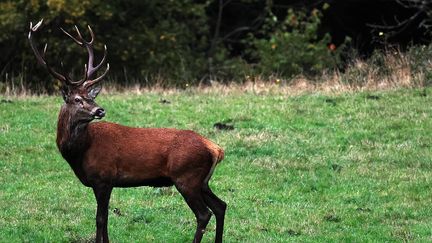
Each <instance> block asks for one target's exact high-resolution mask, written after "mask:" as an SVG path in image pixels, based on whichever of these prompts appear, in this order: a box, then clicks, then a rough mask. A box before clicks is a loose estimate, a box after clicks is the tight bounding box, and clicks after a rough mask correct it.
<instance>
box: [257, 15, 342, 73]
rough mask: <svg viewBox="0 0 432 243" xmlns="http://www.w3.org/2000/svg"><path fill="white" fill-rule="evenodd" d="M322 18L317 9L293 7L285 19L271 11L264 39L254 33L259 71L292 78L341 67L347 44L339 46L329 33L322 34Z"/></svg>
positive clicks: (263, 33)
mask: <svg viewBox="0 0 432 243" xmlns="http://www.w3.org/2000/svg"><path fill="white" fill-rule="evenodd" d="M321 17H322V13H321V11H319V10H317V9H314V10H313V11H312V12H311V13H310V14H309V15H307V14H306V13H305V12H303V11H298V12H294V11H293V10H292V9H290V10H289V11H288V14H287V17H286V18H285V20H283V21H281V22H279V21H278V20H277V18H276V16H274V15H272V14H270V16H269V17H268V18H267V22H266V24H265V25H264V27H263V30H262V32H261V36H263V38H259V37H258V36H254V37H253V39H252V43H253V45H254V48H255V50H254V51H252V56H253V57H255V58H256V60H257V66H256V71H257V72H258V73H260V74H263V75H264V76H268V75H272V74H274V73H276V74H278V75H280V76H282V77H288V78H289V77H292V76H295V75H299V74H304V75H316V74H318V73H320V72H322V71H323V70H325V69H335V68H337V67H338V66H339V65H340V64H341V53H342V50H343V49H344V45H343V46H339V47H338V48H336V46H334V44H331V38H330V36H329V35H328V34H324V35H322V36H319V35H318V28H319V25H320V23H321V20H320V18H321Z"/></svg>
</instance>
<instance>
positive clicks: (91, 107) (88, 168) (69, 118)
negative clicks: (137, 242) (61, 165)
mask: <svg viewBox="0 0 432 243" xmlns="http://www.w3.org/2000/svg"><path fill="white" fill-rule="evenodd" d="M41 25H42V20H41V21H40V22H38V23H37V24H36V25H32V23H30V31H29V35H28V38H29V41H30V45H31V48H32V49H33V51H34V54H35V55H36V58H37V60H38V61H39V63H40V64H42V65H43V66H44V67H45V68H46V69H47V70H48V72H49V73H50V74H51V75H52V76H54V78H56V79H58V80H60V81H61V83H62V88H61V91H62V95H63V99H64V102H65V103H64V104H63V105H62V107H61V109H60V114H59V117H58V124H57V146H58V149H59V150H60V152H61V154H62V156H63V158H64V159H65V160H66V161H67V162H68V163H69V165H70V166H71V168H72V170H73V171H74V173H75V175H76V176H77V177H78V179H79V180H80V181H81V183H82V184H84V185H85V186H87V187H91V188H92V189H93V192H94V194H95V197H96V201H97V212H96V228H97V229H96V242H108V229H107V224H108V205H109V199H110V195H111V191H112V189H113V187H135V186H153V187H163V186H172V185H174V186H175V187H176V188H177V190H178V191H179V192H180V193H181V195H182V196H183V197H184V199H185V200H186V203H187V204H188V205H189V207H190V208H191V209H192V211H193V213H194V214H195V217H196V220H197V228H196V232H195V237H194V240H193V242H200V241H201V239H202V237H203V234H204V230H205V228H206V226H207V224H208V222H209V220H210V217H211V212H210V210H209V209H211V211H213V213H214V214H215V216H216V238H215V241H216V242H222V234H223V227H224V217H225V210H226V203H225V202H224V201H222V200H221V199H219V198H218V197H217V196H216V195H215V194H214V193H213V192H212V191H211V190H210V188H209V185H208V182H209V180H210V177H211V176H212V173H213V171H214V169H215V167H216V165H217V164H218V163H219V162H220V161H221V160H222V159H223V157H224V151H223V150H222V148H220V147H219V146H218V145H216V144H214V143H213V142H211V141H209V140H208V139H206V138H204V137H202V136H200V135H199V134H197V133H195V132H193V131H187V130H177V129H169V128H132V127H126V126H122V125H119V124H115V123H109V122H95V123H91V121H92V120H93V119H101V118H103V117H104V116H105V110H104V109H103V108H101V107H100V106H99V105H97V104H96V103H95V98H96V96H97V95H98V93H99V91H100V90H101V86H100V85H98V84H99V82H100V81H101V80H102V79H103V78H104V76H105V75H106V74H107V72H108V70H109V64H107V65H106V70H105V71H104V73H103V74H102V75H101V76H100V77H97V78H96V77H95V76H96V75H95V74H96V72H97V70H98V69H99V68H100V67H101V66H102V65H103V64H104V63H105V61H106V56H107V48H106V46H105V50H104V55H103V58H102V60H101V62H100V63H99V64H97V65H96V66H94V64H93V62H94V54H93V42H94V39H95V36H94V33H93V31H92V29H91V28H90V26H88V30H89V32H90V35H91V40H90V41H86V40H84V38H83V37H82V35H81V33H80V31H79V30H78V28H77V27H76V26H75V29H76V32H77V36H76V37H74V36H73V35H71V34H69V33H68V32H66V31H65V30H63V29H62V31H63V32H64V33H65V34H66V35H68V36H69V37H70V38H72V40H73V41H74V42H75V43H77V44H78V45H79V46H81V47H83V48H85V49H86V50H87V52H88V63H87V64H86V65H85V66H84V70H85V71H84V77H83V78H82V79H81V80H78V81H73V80H72V79H71V78H70V76H68V75H66V74H60V73H58V72H56V71H55V70H54V69H53V68H52V67H51V66H50V65H49V64H48V62H47V61H46V59H45V53H46V47H47V46H46V45H45V48H44V50H43V53H42V54H41V53H40V52H39V50H38V48H37V47H36V45H35V44H34V42H33V36H34V34H35V33H36V32H37V30H38V29H39V27H40V26H41Z"/></svg>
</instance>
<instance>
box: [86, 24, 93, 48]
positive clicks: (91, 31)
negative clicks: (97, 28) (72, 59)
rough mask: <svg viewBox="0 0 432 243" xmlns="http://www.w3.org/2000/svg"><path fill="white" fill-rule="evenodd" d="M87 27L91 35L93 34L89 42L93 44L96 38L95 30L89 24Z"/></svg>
mask: <svg viewBox="0 0 432 243" xmlns="http://www.w3.org/2000/svg"><path fill="white" fill-rule="evenodd" d="M87 28H88V30H89V32H90V36H91V40H90V41H89V42H88V43H89V44H90V45H91V44H93V41H94V40H95V35H94V33H93V30H92V28H91V27H90V25H87Z"/></svg>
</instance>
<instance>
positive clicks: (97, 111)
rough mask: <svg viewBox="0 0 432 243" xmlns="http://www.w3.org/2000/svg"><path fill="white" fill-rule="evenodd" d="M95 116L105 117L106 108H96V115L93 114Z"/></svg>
mask: <svg viewBox="0 0 432 243" xmlns="http://www.w3.org/2000/svg"><path fill="white" fill-rule="evenodd" d="M93 116H94V117H95V118H99V119H100V118H102V117H104V116H105V110H104V109H102V108H100V107H99V108H97V109H96V111H95V112H94V115H93Z"/></svg>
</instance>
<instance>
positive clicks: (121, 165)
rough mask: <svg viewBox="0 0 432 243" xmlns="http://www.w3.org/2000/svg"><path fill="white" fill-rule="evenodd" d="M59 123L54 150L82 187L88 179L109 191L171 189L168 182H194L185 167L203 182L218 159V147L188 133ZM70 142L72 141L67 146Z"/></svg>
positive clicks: (61, 121)
mask: <svg viewBox="0 0 432 243" xmlns="http://www.w3.org/2000/svg"><path fill="white" fill-rule="evenodd" d="M63 119H64V118H62V117H60V118H59V122H58V123H59V124H58V131H57V146H58V148H59V150H60V152H61V154H62V156H63V157H64V158H65V160H66V161H67V162H68V163H69V164H70V166H71V167H72V169H73V170H74V172H75V174H76V176H77V177H78V178H79V180H80V181H81V182H82V183H83V184H84V185H85V186H88V187H91V186H92V185H93V184H94V183H95V182H94V180H102V181H106V182H109V183H111V184H112V186H114V187H132V186H154V187H159V186H172V185H174V182H179V183H181V181H182V180H184V181H185V182H187V181H192V179H193V180H196V178H193V176H195V175H193V174H194V173H195V172H193V173H191V172H190V170H188V169H189V168H194V169H193V171H196V170H200V173H197V174H198V175H197V176H201V177H203V176H204V177H203V178H201V179H200V181H203V180H204V179H205V177H207V176H208V175H209V173H210V169H211V167H212V166H213V165H214V163H217V162H219V161H220V160H222V158H223V150H222V149H221V148H220V147H219V146H217V145H216V144H214V143H212V142H211V141H209V140H207V139H206V138H204V137H202V136H200V135H199V134H197V133H195V132H193V131H188V130H177V129H168V128H133V127H127V126H122V125H119V124H115V123H109V122H96V123H87V124H80V125H75V126H73V125H72V124H67V123H66V124H64V123H65V121H63ZM65 126H66V127H65ZM69 127H75V129H72V130H70V129H68V128H69ZM74 136H75V137H74ZM92 138H97V139H92ZM71 139H76V141H74V142H72V143H71ZM201 171H207V172H208V173H207V174H206V173H202V172H201ZM190 176H192V178H188V177H190ZM183 177H185V178H183Z"/></svg>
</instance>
